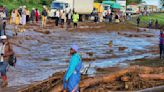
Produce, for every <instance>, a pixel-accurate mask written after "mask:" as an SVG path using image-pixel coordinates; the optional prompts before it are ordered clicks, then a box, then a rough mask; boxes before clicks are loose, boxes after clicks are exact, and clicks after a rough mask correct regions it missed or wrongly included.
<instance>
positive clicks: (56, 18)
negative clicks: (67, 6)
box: [55, 10, 60, 26]
mask: <svg viewBox="0 0 164 92" xmlns="http://www.w3.org/2000/svg"><path fill="white" fill-rule="evenodd" d="M55 15H56V17H55V25H56V26H58V25H59V17H60V10H57V11H56V14H55Z"/></svg>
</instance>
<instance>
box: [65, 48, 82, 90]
mask: <svg viewBox="0 0 164 92" xmlns="http://www.w3.org/2000/svg"><path fill="white" fill-rule="evenodd" d="M70 55H71V58H70V61H69V63H70V64H69V67H68V69H67V71H66V73H65V76H64V81H63V82H64V85H63V90H64V92H66V90H67V89H68V92H78V84H79V82H80V77H81V74H80V70H81V68H82V61H81V56H80V54H78V46H77V45H72V46H71V49H70Z"/></svg>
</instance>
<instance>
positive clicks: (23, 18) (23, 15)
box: [21, 6, 26, 26]
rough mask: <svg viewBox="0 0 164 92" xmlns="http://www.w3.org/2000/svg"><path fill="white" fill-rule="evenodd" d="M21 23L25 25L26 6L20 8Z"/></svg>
mask: <svg viewBox="0 0 164 92" xmlns="http://www.w3.org/2000/svg"><path fill="white" fill-rule="evenodd" d="M21 24H22V25H23V26H24V25H26V6H23V9H22V20H21Z"/></svg>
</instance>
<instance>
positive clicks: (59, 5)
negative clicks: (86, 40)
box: [48, 0, 94, 18]
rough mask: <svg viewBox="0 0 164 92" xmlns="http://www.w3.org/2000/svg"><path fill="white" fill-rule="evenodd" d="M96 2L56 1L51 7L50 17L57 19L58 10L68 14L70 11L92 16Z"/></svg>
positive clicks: (77, 0) (91, 0) (89, 0)
mask: <svg viewBox="0 0 164 92" xmlns="http://www.w3.org/2000/svg"><path fill="white" fill-rule="evenodd" d="M93 2H94V0H54V1H53V2H52V3H51V6H50V12H49V14H48V15H49V17H52V18H53V17H55V16H56V15H55V12H56V11H57V10H64V11H65V12H66V13H67V12H69V10H72V11H74V12H77V13H78V14H80V15H81V16H83V15H90V14H91V13H92V11H93Z"/></svg>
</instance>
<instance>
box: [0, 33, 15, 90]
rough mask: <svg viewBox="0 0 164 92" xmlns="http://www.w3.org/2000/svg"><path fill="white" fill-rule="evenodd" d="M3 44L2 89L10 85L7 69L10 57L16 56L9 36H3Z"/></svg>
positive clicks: (0, 50)
mask: <svg viewBox="0 0 164 92" xmlns="http://www.w3.org/2000/svg"><path fill="white" fill-rule="evenodd" d="M1 40H2V43H1V45H0V52H1V57H0V73H1V78H2V85H1V87H6V86H7V85H8V78H7V74H6V72H7V67H8V64H9V59H10V56H11V55H13V54H14V52H13V48H12V46H11V44H10V43H9V42H8V39H7V36H5V35H3V36H1Z"/></svg>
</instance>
